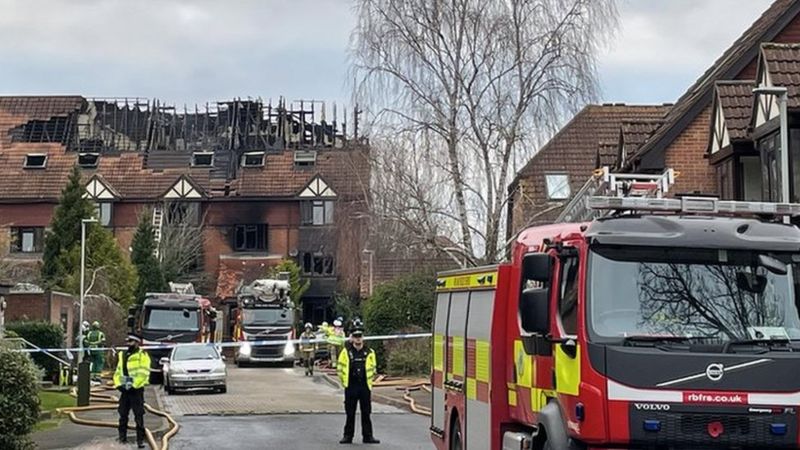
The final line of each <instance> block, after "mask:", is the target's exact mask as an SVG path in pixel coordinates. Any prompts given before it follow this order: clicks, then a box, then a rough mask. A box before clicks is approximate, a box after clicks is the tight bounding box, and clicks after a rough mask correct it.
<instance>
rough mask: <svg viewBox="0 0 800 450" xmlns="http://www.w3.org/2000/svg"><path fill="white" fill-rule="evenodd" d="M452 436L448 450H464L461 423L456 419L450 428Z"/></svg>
mask: <svg viewBox="0 0 800 450" xmlns="http://www.w3.org/2000/svg"><path fill="white" fill-rule="evenodd" d="M451 430H452V431H451V432H452V433H453V436H452V437H451V438H450V450H462V449H463V448H464V436H463V435H462V434H461V423H460V422H459V421H458V419H456V420H455V421H454V423H453V428H451Z"/></svg>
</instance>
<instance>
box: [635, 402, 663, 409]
mask: <svg viewBox="0 0 800 450" xmlns="http://www.w3.org/2000/svg"><path fill="white" fill-rule="evenodd" d="M633 406H634V407H635V408H636V409H638V410H640V411H669V408H670V405H668V404H666V403H634V404H633Z"/></svg>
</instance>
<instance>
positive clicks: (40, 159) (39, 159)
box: [23, 153, 47, 169]
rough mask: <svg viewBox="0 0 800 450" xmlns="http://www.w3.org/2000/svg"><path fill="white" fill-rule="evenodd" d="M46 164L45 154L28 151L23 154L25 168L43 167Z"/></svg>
mask: <svg viewBox="0 0 800 450" xmlns="http://www.w3.org/2000/svg"><path fill="white" fill-rule="evenodd" d="M46 164H47V155H46V154H43V153H28V154H27V155H25V165H24V166H23V167H25V168H26V169H44V168H45V165H46Z"/></svg>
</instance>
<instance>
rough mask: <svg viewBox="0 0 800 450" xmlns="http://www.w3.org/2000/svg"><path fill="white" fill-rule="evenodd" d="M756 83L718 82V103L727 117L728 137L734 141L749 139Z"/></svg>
mask: <svg viewBox="0 0 800 450" xmlns="http://www.w3.org/2000/svg"><path fill="white" fill-rule="evenodd" d="M754 87H756V82H755V81H753V80H744V81H738V80H737V81H717V83H716V89H717V101H718V102H719V106H720V107H721V108H722V114H723V116H724V117H725V125H726V126H727V127H728V135H729V136H730V139H731V140H732V141H734V140H742V139H747V138H748V134H749V133H748V128H749V127H750V115H751V113H752V110H753V88H754Z"/></svg>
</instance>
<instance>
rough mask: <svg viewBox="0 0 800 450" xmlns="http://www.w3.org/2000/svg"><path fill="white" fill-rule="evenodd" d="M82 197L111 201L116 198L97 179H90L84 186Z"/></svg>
mask: <svg viewBox="0 0 800 450" xmlns="http://www.w3.org/2000/svg"><path fill="white" fill-rule="evenodd" d="M83 197H84V198H91V199H93V200H113V199H115V198H117V196H116V195H114V192H113V191H112V190H111V189H110V188H109V187H108V186H106V185H105V184H104V183H103V182H102V181H100V179H99V178H97V177H92V179H91V180H90V181H89V183H87V184H86V193H85V194H83Z"/></svg>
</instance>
